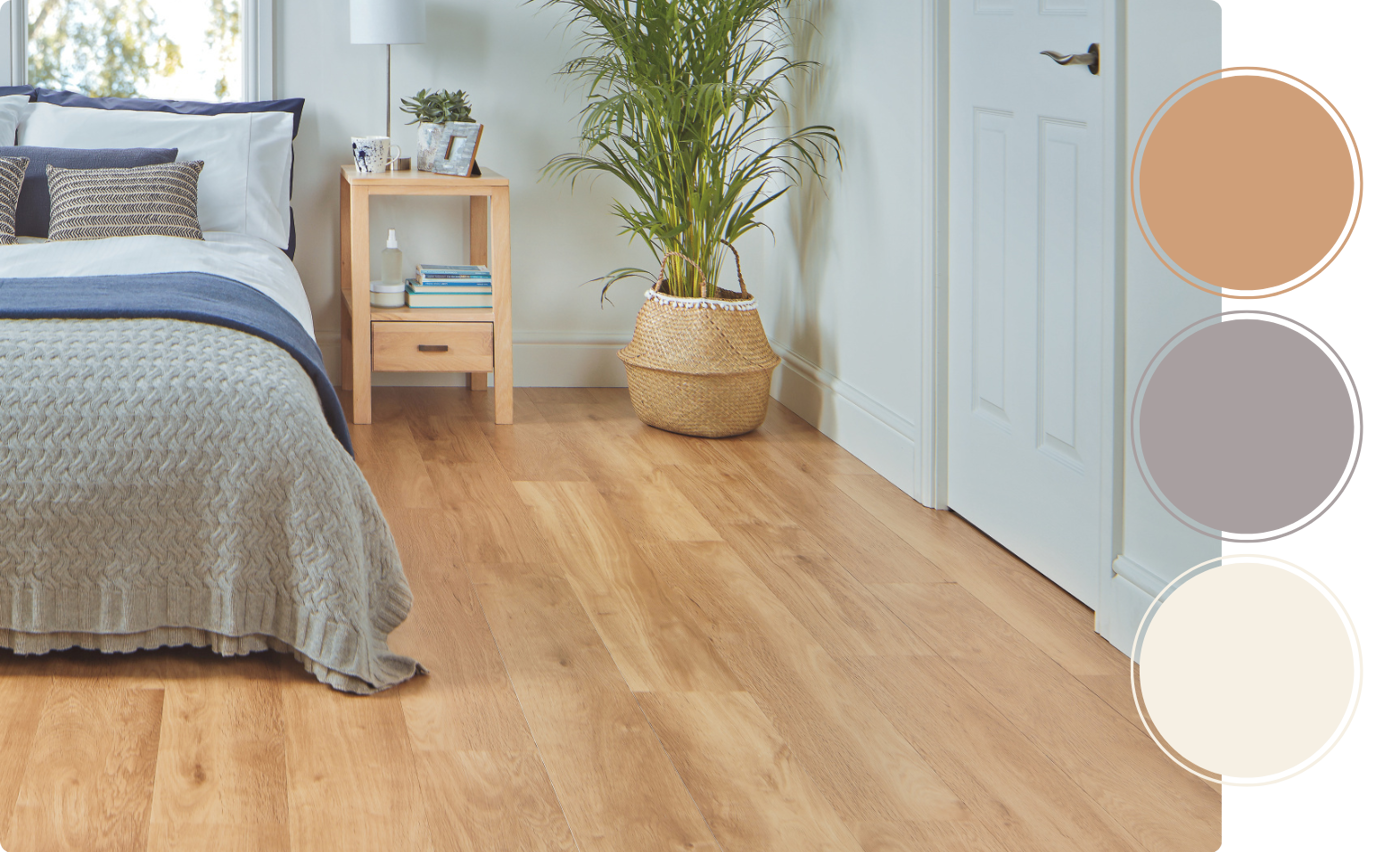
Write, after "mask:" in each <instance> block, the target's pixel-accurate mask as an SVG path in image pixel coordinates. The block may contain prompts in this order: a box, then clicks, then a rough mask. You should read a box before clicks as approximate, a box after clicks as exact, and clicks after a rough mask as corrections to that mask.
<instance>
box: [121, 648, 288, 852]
mask: <svg viewBox="0 0 1400 852" xmlns="http://www.w3.org/2000/svg"><path fill="white" fill-rule="evenodd" d="M224 665H225V670H224V673H223V675H224V676H223V677H219V678H208V677H203V676H202V670H203V668H204V662H203V661H201V660H198V659H195V658H179V659H172V660H168V661H167V667H166V669H165V673H166V677H165V702H164V707H163V713H162V718H161V726H160V751H159V754H158V756H157V760H156V774H155V788H154V791H153V794H152V802H151V836H150V840H149V842H148V844H147V846H146V848H147V849H148V850H151V852H154V850H170V852H178V851H179V850H183V849H195V848H201V849H202V848H216V849H221V850H229V852H232V850H248V852H258V851H259V850H263V849H266V850H288V849H290V848H291V834H290V829H289V826H288V821H287V761H286V752H285V739H286V738H285V733H284V731H283V727H282V697H281V683H280V677H279V676H278V675H279V672H278V670H276V669H269V667H268V666H266V665H264V661H262V660H258V659H249V658H246V657H245V658H239V659H234V660H228V661H226V662H225V664H224Z"/></svg>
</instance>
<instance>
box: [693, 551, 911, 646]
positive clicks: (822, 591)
mask: <svg viewBox="0 0 1400 852" xmlns="http://www.w3.org/2000/svg"><path fill="white" fill-rule="evenodd" d="M719 528H720V530H722V531H723V532H722V534H723V536H724V539H725V541H726V542H728V543H729V545H730V546H731V547H733V548H734V552H735V553H737V554H738V555H739V556H740V557H741V558H742V559H743V560H744V563H745V564H746V565H748V567H749V568H750V569H751V570H752V571H753V572H754V574H756V575H757V576H758V578H759V579H760V580H762V581H763V582H764V584H765V585H766V586H768V588H769V589H771V590H772V591H773V594H775V595H777V596H778V598H779V599H780V600H781V601H782V602H783V605H784V606H786V607H787V608H788V610H789V611H790V612H791V613H792V614H793V615H794V616H796V617H797V619H798V620H799V621H801V622H802V624H803V626H804V627H806V628H807V630H808V631H810V632H811V634H812V636H813V637H814V638H816V640H817V641H818V642H820V643H821V645H822V647H824V648H826V650H827V652H828V653H830V654H831V655H832V656H833V657H863V656H906V655H910V654H931V653H933V652H932V650H931V649H930V648H929V647H928V645H926V644H925V643H924V641H923V640H922V639H920V638H919V637H918V636H916V635H915V634H914V632H913V631H912V630H910V629H909V626H908V625H906V624H905V623H904V622H902V621H900V620H899V619H898V618H896V617H895V615H894V613H892V612H890V611H889V609H888V608H887V607H886V606H885V604H884V603H882V602H881V601H880V600H879V598H877V597H875V595H874V594H872V593H871V591H870V590H869V589H868V588H866V586H864V585H863V584H861V583H860V582H858V581H857V580H856V579H855V578H854V577H852V576H851V574H850V572H848V571H847V570H846V569H845V568H844V567H843V566H842V565H841V564H839V563H838V562H836V560H834V559H832V558H831V557H830V556H829V555H828V554H827V553H826V551H825V550H824V549H823V548H822V546H821V545H820V544H819V543H818V542H817V541H816V539H815V538H813V537H812V535H811V534H810V533H808V532H807V531H806V530H803V529H801V528H800V527H772V526H768V525H766V524H721V525H720V527H719Z"/></svg>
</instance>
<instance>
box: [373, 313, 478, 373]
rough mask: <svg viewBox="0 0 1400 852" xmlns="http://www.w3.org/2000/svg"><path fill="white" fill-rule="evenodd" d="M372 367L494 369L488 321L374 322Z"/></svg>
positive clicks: (449, 370) (395, 369)
mask: <svg viewBox="0 0 1400 852" xmlns="http://www.w3.org/2000/svg"><path fill="white" fill-rule="evenodd" d="M370 328H371V329H372V334H371V346H372V349H373V353H374V354H373V358H372V359H371V360H372V366H371V369H374V370H379V371H383V372H423V373H473V372H482V373H485V372H491V370H492V369H493V368H494V358H493V355H492V352H493V350H492V343H493V340H492V328H493V324H492V323H489V322H375V323H370Z"/></svg>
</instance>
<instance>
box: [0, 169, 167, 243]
mask: <svg viewBox="0 0 1400 852" xmlns="http://www.w3.org/2000/svg"><path fill="white" fill-rule="evenodd" d="M179 155H180V151H179V149H178V148H33V147H29V146H19V147H0V157H28V158H29V168H27V169H25V171H24V185H23V186H22V187H20V191H19V208H18V209H17V210H16V211H15V235H16V236H19V237H47V236H48V235H49V203H50V199H49V174H48V171H47V169H48V167H49V166H58V167H59V168H61V169H130V168H133V167H135V166H158V165H163V164H165V163H173V162H175V158H176V157H178V156H179Z"/></svg>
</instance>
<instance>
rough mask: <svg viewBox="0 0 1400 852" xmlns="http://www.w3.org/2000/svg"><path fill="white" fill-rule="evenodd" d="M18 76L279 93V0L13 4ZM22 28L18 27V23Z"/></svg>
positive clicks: (131, 91)
mask: <svg viewBox="0 0 1400 852" xmlns="http://www.w3.org/2000/svg"><path fill="white" fill-rule="evenodd" d="M10 5H11V6H12V7H13V8H12V10H11V14H10V16H9V17H10V24H11V27H12V28H14V32H15V34H16V35H15V37H13V38H12V39H11V44H12V45H13V46H14V48H15V49H16V50H19V51H22V52H23V55H22V56H19V57H14V58H12V61H11V66H12V68H13V73H12V79H15V81H16V82H18V81H19V79H21V74H22V75H23V76H22V79H23V80H24V81H25V82H27V83H28V84H29V85H33V86H44V87H46V88H50V89H68V90H70V91H76V92H82V93H83V94H87V95H92V96H107V95H115V96H118V97H145V98H162V99H175V100H195V101H216V102H217V101H236V100H252V99H257V98H260V97H270V92H269V91H268V90H270V88H271V85H270V83H271V74H270V73H269V72H270V67H267V66H268V62H269V60H270V55H271V51H270V47H271V45H270V35H271V33H270V26H268V24H270V20H268V19H270V17H271V14H270V13H271V2H270V0H11V4H10ZM16 25H18V26H16Z"/></svg>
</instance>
